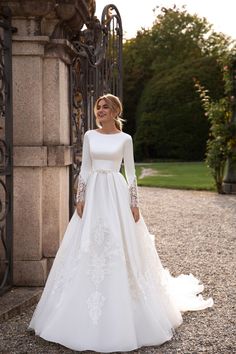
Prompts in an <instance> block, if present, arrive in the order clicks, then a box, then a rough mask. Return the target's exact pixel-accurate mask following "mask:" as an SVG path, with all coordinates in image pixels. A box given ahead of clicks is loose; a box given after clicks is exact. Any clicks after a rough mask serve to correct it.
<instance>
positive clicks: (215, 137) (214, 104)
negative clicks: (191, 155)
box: [194, 59, 236, 193]
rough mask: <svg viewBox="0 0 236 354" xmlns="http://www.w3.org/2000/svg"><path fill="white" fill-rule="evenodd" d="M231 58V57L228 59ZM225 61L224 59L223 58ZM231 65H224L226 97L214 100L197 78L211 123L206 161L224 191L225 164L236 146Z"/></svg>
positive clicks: (206, 113)
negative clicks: (232, 120)
mask: <svg viewBox="0 0 236 354" xmlns="http://www.w3.org/2000/svg"><path fill="white" fill-rule="evenodd" d="M228 60H229V59H228ZM222 63H224V60H222ZM230 72H231V68H230V66H227V65H224V69H223V77H224V83H225V85H224V87H225V97H223V98H220V99H219V100H217V101H214V100H212V99H211V98H210V96H209V95H208V90H206V89H205V88H204V86H202V85H201V84H200V82H199V81H198V80H197V79H195V80H194V81H195V87H196V89H197V91H198V92H199V94H200V98H201V101H202V106H203V108H204V111H205V115H206V117H207V118H208V120H209V123H210V135H209V139H208V140H207V152H206V163H207V165H208V167H209V168H210V169H211V172H212V175H213V177H214V180H215V184H216V188H217V191H218V192H219V193H222V192H223V190H222V183H223V177H224V171H225V165H226V161H227V159H228V158H232V157H233V155H234V151H235V147H236V135H235V133H236V129H235V125H233V124H232V122H231V116H232V112H231V110H232V102H231V96H230V95H231V93H232V80H231V76H230Z"/></svg>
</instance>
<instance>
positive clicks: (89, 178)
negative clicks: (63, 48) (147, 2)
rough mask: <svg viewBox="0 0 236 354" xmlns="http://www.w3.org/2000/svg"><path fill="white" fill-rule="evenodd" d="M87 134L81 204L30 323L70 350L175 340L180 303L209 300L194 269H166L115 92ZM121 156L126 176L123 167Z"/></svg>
mask: <svg viewBox="0 0 236 354" xmlns="http://www.w3.org/2000/svg"><path fill="white" fill-rule="evenodd" d="M94 112H95V116H96V122H97V126H98V129H95V130H90V131H87V132H86V133H85V135H84V144H83V154H82V166H81V171H80V174H79V180H78V190H77V205H76V210H75V213H74V215H73V216H72V218H71V220H70V223H69V225H68V227H67V230H66V232H65V235H64V238H63V241H62V243H61V245H60V248H59V250H58V252H57V255H56V258H55V260H54V263H53V266H52V269H51V271H50V274H49V276H48V279H47V282H46V285H45V288H44V291H43V294H42V297H41V299H40V301H39V303H38V305H37V307H36V310H35V312H34V314H33V317H32V319H31V322H30V325H29V327H28V328H29V329H34V330H35V333H36V334H37V335H39V336H41V337H42V338H44V339H46V340H49V341H52V342H57V343H60V344H62V345H64V346H67V347H69V348H71V349H73V350H78V351H82V350H94V351H97V352H99V353H101V352H112V351H131V350H134V349H136V348H139V347H141V346H151V345H160V344H161V343H163V342H165V341H167V340H170V339H171V337H172V336H173V332H174V329H175V328H176V327H177V326H179V325H180V324H181V323H182V316H181V312H182V311H187V310H200V309H204V308H206V307H209V306H212V305H213V301H212V299H211V298H210V299H208V300H203V299H202V297H201V295H197V294H199V293H200V292H201V291H202V290H203V286H202V285H199V281H198V280H197V279H196V278H195V277H194V276H192V275H181V276H180V277H178V278H174V277H172V276H171V275H170V273H169V272H168V271H167V270H165V269H163V267H162V265H161V262H160V260H159V257H158V254H157V252H156V249H155V246H154V242H153V236H152V235H150V234H149V232H148V229H147V227H146V225H145V222H144V220H143V218H142V215H141V213H140V211H139V201H138V193H137V182H136V176H135V167H134V158H133V145H132V138H131V136H130V135H128V134H126V133H124V132H122V121H123V120H122V119H121V118H120V115H121V113H122V105H121V102H120V100H119V99H118V97H116V96H113V95H111V94H108V95H104V96H102V97H100V98H99V99H98V100H97V102H96V104H95V108H94ZM122 160H124V168H125V175H126V180H127V181H126V180H125V178H124V177H123V175H122V174H121V173H120V172H119V171H120V167H121V162H122Z"/></svg>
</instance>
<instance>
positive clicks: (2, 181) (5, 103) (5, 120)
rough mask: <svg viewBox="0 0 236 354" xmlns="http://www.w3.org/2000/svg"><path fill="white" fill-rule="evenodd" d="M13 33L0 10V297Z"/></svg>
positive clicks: (8, 230) (7, 250)
mask: <svg viewBox="0 0 236 354" xmlns="http://www.w3.org/2000/svg"><path fill="white" fill-rule="evenodd" d="M12 31H13V28H12V27H11V13H10V10H9V9H8V8H6V7H4V8H1V7H0V295H1V294H2V293H4V292H5V291H6V290H8V289H9V288H10V287H11V285H12V274H13V267H12V253H13V210H12V206H13V180H12V177H13V176H12V145H13V143H12V138H13V136H12V53H11V45H12V40H11V36H12Z"/></svg>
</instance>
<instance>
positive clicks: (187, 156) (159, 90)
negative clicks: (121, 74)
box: [134, 58, 222, 161]
mask: <svg viewBox="0 0 236 354" xmlns="http://www.w3.org/2000/svg"><path fill="white" fill-rule="evenodd" d="M219 74H220V72H219V68H218V67H217V66H216V64H215V60H214V59H213V58H199V59H196V60H189V61H187V60H186V61H185V62H184V63H182V64H179V65H176V66H174V67H172V68H169V70H166V71H161V72H160V73H155V74H154V75H153V77H152V79H150V80H149V82H148V83H147V85H146V87H145V89H144V91H143V93H142V96H141V98H140V101H139V105H138V109H137V116H136V117H137V121H138V124H137V129H136V133H135V136H134V146H135V155H136V158H137V159H138V160H139V161H142V160H144V159H151V158H156V157H157V156H158V158H166V159H170V158H175V159H179V160H187V161H196V160H197V161H199V160H202V159H203V158H204V156H205V149H206V140H207V136H208V129H209V124H208V121H207V120H206V119H205V116H204V114H203V110H202V107H201V104H199V97H198V96H197V94H196V92H195V89H194V86H193V83H192V77H193V76H196V75H197V76H198V77H199V78H201V80H203V82H204V83H206V84H208V86H210V87H211V89H212V91H213V92H214V94H215V96H216V97H220V96H221V95H222V89H221V85H220V84H221V83H222V81H221V78H220V75H219ZM212 78H214V79H212Z"/></svg>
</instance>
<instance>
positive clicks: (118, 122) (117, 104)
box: [94, 93, 125, 131]
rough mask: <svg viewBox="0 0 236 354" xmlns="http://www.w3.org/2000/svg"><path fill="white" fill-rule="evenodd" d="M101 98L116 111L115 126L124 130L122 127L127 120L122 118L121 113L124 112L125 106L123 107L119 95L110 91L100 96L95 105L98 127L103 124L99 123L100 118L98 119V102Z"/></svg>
mask: <svg viewBox="0 0 236 354" xmlns="http://www.w3.org/2000/svg"><path fill="white" fill-rule="evenodd" d="M101 100H104V101H105V102H106V103H107V105H108V107H109V108H110V109H111V110H112V112H114V113H116V116H115V118H114V121H115V126H116V128H117V129H119V130H121V131H122V127H123V122H125V120H124V119H122V118H121V114H122V112H123V107H122V103H121V101H120V99H119V98H118V97H117V96H114V95H112V94H110V93H108V94H106V95H103V96H100V97H99V98H98V99H97V101H96V102H95V105H94V114H95V117H96V125H97V127H98V128H102V126H101V124H100V123H99V121H98V119H97V110H98V109H97V107H98V104H99V102H100V101H101Z"/></svg>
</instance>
